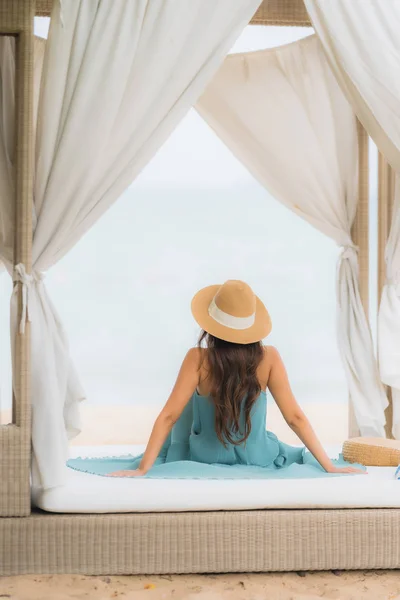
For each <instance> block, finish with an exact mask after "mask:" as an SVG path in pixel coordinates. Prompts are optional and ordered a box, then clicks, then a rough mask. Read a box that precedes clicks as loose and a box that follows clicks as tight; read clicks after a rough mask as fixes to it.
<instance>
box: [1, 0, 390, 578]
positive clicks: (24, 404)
mask: <svg viewBox="0 0 400 600" xmlns="http://www.w3.org/2000/svg"><path fill="white" fill-rule="evenodd" d="M51 4H52V2H51V0H36V2H35V0H0V31H1V33H3V34H7V35H13V36H16V39H17V67H16V68H17V74H16V87H17V106H16V119H17V128H16V130H17V139H16V198H15V206H16V210H15V249H14V264H15V265H17V264H19V263H23V264H24V265H26V267H27V270H28V272H29V270H30V267H31V239H32V223H31V216H32V211H31V202H32V173H33V171H32V156H33V149H32V125H33V124H32V103H33V98H32V96H33V86H32V81H33V18H34V15H35V14H36V15H42V16H45V15H47V16H49V14H50V11H51ZM252 22H253V23H254V24H261V25H286V26H288V25H297V26H310V21H309V18H308V15H307V12H306V10H305V7H304V5H303V2H302V0H264V1H263V3H262V5H261V7H260V8H259V10H258V12H257V13H256V15H255V16H254V18H253V21H252ZM359 142H360V143H359V152H360V157H359V158H360V161H359V164H360V173H359V204H358V213H357V217H356V220H355V225H354V228H353V232H352V235H353V241H354V243H355V244H356V245H357V246H358V247H359V260H360V287H361V295H362V298H363V303H364V307H365V308H366V307H367V305H368V243H369V242H368V136H367V134H366V133H365V131H364V130H363V128H362V127H361V126H360V127H359ZM379 181H380V188H379V192H380V193H379V286H381V285H382V281H383V276H384V246H385V243H386V239H387V233H388V227H389V224H390V205H391V202H390V200H391V195H392V193H393V188H392V173H391V169H390V167H389V166H388V165H387V163H386V161H385V160H384V159H383V158H382V157H380V163H379ZM19 288H21V286H19ZM19 294H20V299H21V289H19ZM15 353H16V362H15V368H14V374H13V376H14V399H13V417H12V424H9V425H3V426H1V427H0V575H17V574H24V573H82V574H93V575H95V574H129V573H146V574H150V573H154V574H155V573H195V572H196V573H211V572H245V571H248V572H250V571H290V570H316V569H372V568H374V569H379V568H399V567H400V509H395V508H393V509H388V508H386V509H376V508H371V509H310V510H303V509H298V510H250V511H218V512H186V513H146V514H144V513H143V514H140V513H138V514H106V515H83V514H81V515H80V514H76V515H64V514H58V515H55V514H48V513H45V512H42V511H40V510H38V509H32V508H31V491H30V460H31V434H30V431H31V408H30V389H29V373H30V365H29V355H30V336H29V324H27V328H26V332H25V335H20V336H17V340H16V348H15ZM387 416H388V419H387V422H388V431H389V430H390V414H388V415H387ZM356 434H357V430H356V428H355V425H354V419H353V418H352V417H351V418H350V435H351V436H353V435H356Z"/></svg>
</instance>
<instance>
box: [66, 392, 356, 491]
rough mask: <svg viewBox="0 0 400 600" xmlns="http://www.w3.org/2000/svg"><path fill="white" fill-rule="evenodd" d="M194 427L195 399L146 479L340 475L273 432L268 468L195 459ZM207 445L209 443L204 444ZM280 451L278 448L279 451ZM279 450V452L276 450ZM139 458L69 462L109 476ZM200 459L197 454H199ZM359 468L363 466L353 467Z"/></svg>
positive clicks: (136, 464) (341, 463)
mask: <svg viewBox="0 0 400 600" xmlns="http://www.w3.org/2000/svg"><path fill="white" fill-rule="evenodd" d="M192 426H193V400H191V401H190V402H189V404H188V405H187V406H186V408H185V410H184V411H183V413H182V415H181V417H180V419H179V420H178V422H177V423H176V424H175V426H174V427H173V429H172V431H171V433H170V435H169V436H168V438H167V440H166V442H165V443H164V445H163V447H162V449H161V451H160V453H159V455H158V458H157V459H156V461H155V463H154V465H153V467H152V468H151V469H150V470H149V471H148V473H146V475H144V478H147V479H311V478H316V477H337V476H340V475H341V474H339V473H334V474H332V473H327V472H326V471H325V470H324V469H323V468H322V467H321V465H320V464H319V463H318V462H317V460H316V459H315V458H314V457H313V456H312V454H311V453H310V452H307V451H306V449H305V448H299V447H294V446H289V445H288V444H284V443H283V442H281V441H280V440H278V438H277V437H276V436H275V435H274V434H273V433H271V432H267V433H268V439H269V440H270V441H271V447H272V446H273V448H274V449H275V450H274V454H273V456H272V458H271V462H270V463H269V464H267V465H265V466H256V465H253V464H240V454H238V462H237V463H236V464H219V463H217V464H216V463H214V464H210V462H200V461H199V460H193V452H192V451H191V443H190V441H191V436H192ZM203 443H204V444H205V445H206V444H207V440H205V441H204V442H203ZM277 448H278V449H277ZM276 449H277V450H276ZM142 456H143V455H142V454H141V455H139V456H132V455H128V456H112V457H104V458H75V459H71V460H69V461H68V463H67V465H68V467H70V468H71V469H75V470H77V471H83V472H85V473H92V474H93V475H100V476H103V477H104V476H107V475H109V474H110V473H112V472H114V471H124V470H134V469H137V468H138V467H139V464H140V461H141V459H142ZM196 457H197V455H196ZM333 462H334V463H335V464H336V465H338V466H348V463H346V462H345V461H344V460H343V458H342V456H341V455H340V456H339V458H338V459H337V460H335V461H333ZM354 466H357V467H359V468H363V467H361V465H354Z"/></svg>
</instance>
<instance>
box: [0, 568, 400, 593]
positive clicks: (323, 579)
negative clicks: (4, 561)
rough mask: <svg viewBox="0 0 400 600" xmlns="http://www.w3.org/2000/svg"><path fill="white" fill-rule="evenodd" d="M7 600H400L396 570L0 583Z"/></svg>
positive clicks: (64, 577) (38, 578) (65, 578)
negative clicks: (112, 599) (8, 599)
mask: <svg viewBox="0 0 400 600" xmlns="http://www.w3.org/2000/svg"><path fill="white" fill-rule="evenodd" d="M0 598H10V599H11V600H67V599H72V598H73V599H79V600H106V599H108V598H119V599H120V600H142V599H145V600H317V598H323V599H324V600H400V578H399V573H398V571H334V572H332V571H326V572H324V571H323V572H312V573H266V574H261V573H254V574H233V575H165V576H163V577H160V576H154V577H153V576H148V577H138V576H129V577H127V576H124V577H121V576H115V577H82V576H77V575H73V576H72V575H59V576H43V575H35V576H31V575H30V576H24V577H8V578H5V577H4V578H0Z"/></svg>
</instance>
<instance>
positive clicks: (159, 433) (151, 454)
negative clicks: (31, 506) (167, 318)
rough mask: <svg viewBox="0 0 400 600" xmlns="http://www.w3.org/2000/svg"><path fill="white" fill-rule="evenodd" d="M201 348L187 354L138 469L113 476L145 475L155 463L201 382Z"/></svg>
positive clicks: (115, 473)
mask: <svg viewBox="0 0 400 600" xmlns="http://www.w3.org/2000/svg"><path fill="white" fill-rule="evenodd" d="M199 366H200V350H199V349H198V348H192V349H191V350H189V352H188V353H187V354H186V356H185V359H184V361H183V363H182V366H181V368H180V371H179V374H178V377H177V380H176V383H175V385H174V388H173V390H172V392H171V395H170V397H169V398H168V401H167V403H166V404H165V406H164V408H163V409H162V411H161V412H160V414H159V415H158V417H157V419H156V422H155V423H154V426H153V430H152V432H151V436H150V439H149V442H148V444H147V448H146V450H145V453H144V455H143V458H142V460H141V462H140V465H139V468H138V469H136V471H116V472H114V473H110V476H112V477H135V476H140V475H145V474H146V473H147V471H148V470H149V469H151V467H152V466H153V464H154V461H155V460H156V458H157V456H158V454H159V452H160V450H161V448H162V446H163V444H164V442H165V440H166V439H167V436H168V434H169V432H170V431H171V429H172V427H173V425H174V423H176V421H177V420H178V419H179V417H180V416H181V414H182V411H183V409H184V408H185V406H186V404H187V403H188V402H189V400H190V398H191V397H192V395H193V392H194V391H195V389H196V386H197V384H198V382H199Z"/></svg>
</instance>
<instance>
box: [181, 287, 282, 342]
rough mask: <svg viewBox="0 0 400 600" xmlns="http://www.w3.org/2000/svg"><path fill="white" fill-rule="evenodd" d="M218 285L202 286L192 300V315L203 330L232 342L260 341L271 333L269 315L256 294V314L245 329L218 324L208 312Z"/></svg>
mask: <svg viewBox="0 0 400 600" xmlns="http://www.w3.org/2000/svg"><path fill="white" fill-rule="evenodd" d="M220 287H221V286H220V285H210V286H208V287H205V288H203V289H202V290H200V291H199V292H197V294H196V295H195V296H194V298H193V300H192V306H191V308H192V315H193V317H194V318H195V320H196V321H197V323H198V324H199V325H200V327H201V328H202V329H204V331H206V332H207V333H210V334H211V335H213V336H214V337H216V338H219V339H220V340H224V341H225V342H232V343H234V344H253V343H254V342H260V341H261V340H263V339H264V338H266V337H267V335H269V333H271V330H272V323H271V317H270V316H269V313H268V311H267V309H266V308H265V306H264V304H263V303H262V302H261V300H260V299H259V298H258V297H257V296H256V314H255V320H254V324H253V325H252V326H251V327H249V328H247V329H232V328H231V327H226V326H225V325H220V324H219V323H217V321H215V320H214V319H213V318H212V317H210V315H209V314H208V307H209V306H210V303H211V301H212V299H213V298H214V297H215V295H216V293H217V292H218V290H219V288H220Z"/></svg>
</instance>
